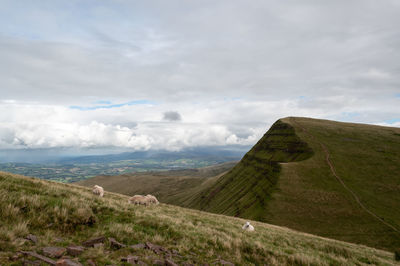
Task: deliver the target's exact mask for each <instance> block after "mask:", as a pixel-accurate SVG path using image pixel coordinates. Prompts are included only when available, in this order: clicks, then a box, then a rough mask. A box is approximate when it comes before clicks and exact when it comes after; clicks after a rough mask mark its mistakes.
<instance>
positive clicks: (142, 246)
mask: <svg viewBox="0 0 400 266" xmlns="http://www.w3.org/2000/svg"><path fill="white" fill-rule="evenodd" d="M145 247H146V245H145V244H143V243H139V244H136V245H132V246H130V248H133V249H143V248H145Z"/></svg>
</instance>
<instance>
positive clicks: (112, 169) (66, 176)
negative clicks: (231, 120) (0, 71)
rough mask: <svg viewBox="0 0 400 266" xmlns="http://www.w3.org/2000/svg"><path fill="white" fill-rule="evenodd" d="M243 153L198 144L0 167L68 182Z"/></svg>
mask: <svg viewBox="0 0 400 266" xmlns="http://www.w3.org/2000/svg"><path fill="white" fill-rule="evenodd" d="M244 153H245V152H244V150H241V149H231V150H223V149H218V148H207V149H206V148H203V149H200V148H199V149H191V150H184V151H179V152H168V151H149V152H133V153H121V154H111V155H96V156H82V157H72V158H63V159H58V160H56V161H54V162H44V163H21V162H16V163H14V162H7V163H0V171H5V172H10V173H14V174H20V175H25V176H34V177H38V178H42V179H46V180H52V181H58V182H63V183H71V182H77V181H81V180H86V179H88V178H91V177H94V176H98V175H120V174H128V173H143V172H157V171H167V170H179V169H196V168H201V167H206V166H211V165H216V164H220V163H224V162H229V161H237V160H240V158H241V157H242V156H243V155H244Z"/></svg>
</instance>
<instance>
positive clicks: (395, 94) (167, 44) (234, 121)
mask: <svg viewBox="0 0 400 266" xmlns="http://www.w3.org/2000/svg"><path fill="white" fill-rule="evenodd" d="M399 25H400V1H398V0H336V1H320V0H314V1H312V0H302V1H299V0H288V1H280V0H276V1H274V0H263V1H259V0H252V1H245V0H243V1H238V0H213V1H211V0H199V1H183V0H169V1H163V0H149V1H135V0H130V1H125V0H115V1H107V0H103V1H94V0H93V1H89V0H79V1H78V0H63V1H62V0H40V1H35V0H25V1H24V0H19V1H15V0H0V150H10V149H11V150H17V149H32V150H35V149H63V148H73V149H77V150H79V149H101V148H107V149H109V148H116V149H117V148H123V149H128V150H132V151H139V150H157V149H165V150H171V151H177V150H181V149H184V148H188V147H200V146H228V145H242V146H245V145H247V146H248V145H253V144H255V143H256V142H257V140H258V139H259V138H260V137H261V136H262V135H263V134H264V133H265V132H266V131H267V130H268V128H269V127H270V126H271V125H272V124H273V123H274V122H275V121H276V120H277V119H279V118H282V117H287V116H306V117H313V118H323V119H331V120H338V121H346V122H359V123H370V124H378V125H385V126H394V127H400V107H399V106H400V49H399V47H400V27H399Z"/></svg>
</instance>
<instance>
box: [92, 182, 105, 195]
mask: <svg viewBox="0 0 400 266" xmlns="http://www.w3.org/2000/svg"><path fill="white" fill-rule="evenodd" d="M93 194H95V195H99V196H100V197H103V196H104V189H103V188H102V187H101V186H98V185H94V187H93Z"/></svg>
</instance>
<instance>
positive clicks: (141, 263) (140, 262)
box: [136, 260, 147, 266]
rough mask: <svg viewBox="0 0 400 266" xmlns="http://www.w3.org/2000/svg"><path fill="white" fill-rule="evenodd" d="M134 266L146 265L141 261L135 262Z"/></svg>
mask: <svg viewBox="0 0 400 266" xmlns="http://www.w3.org/2000/svg"><path fill="white" fill-rule="evenodd" d="M136 265H142V266H146V265H147V263H144V262H143V261H141V260H139V261H138V262H136Z"/></svg>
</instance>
